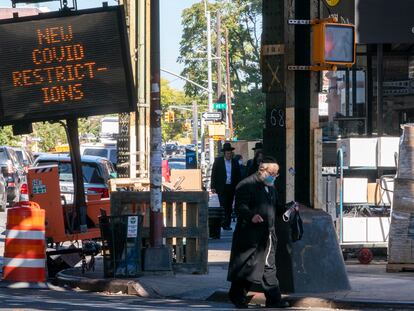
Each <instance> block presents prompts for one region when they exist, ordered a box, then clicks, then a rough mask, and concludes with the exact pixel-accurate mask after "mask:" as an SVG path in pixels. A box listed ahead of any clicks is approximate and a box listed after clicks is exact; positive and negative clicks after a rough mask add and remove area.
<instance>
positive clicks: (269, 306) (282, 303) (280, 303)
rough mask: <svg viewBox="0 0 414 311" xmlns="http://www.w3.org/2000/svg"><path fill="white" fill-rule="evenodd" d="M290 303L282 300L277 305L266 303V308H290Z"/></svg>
mask: <svg viewBox="0 0 414 311" xmlns="http://www.w3.org/2000/svg"><path fill="white" fill-rule="evenodd" d="M289 307H290V303H289V302H287V301H285V300H282V301H279V302H276V303H266V308H289Z"/></svg>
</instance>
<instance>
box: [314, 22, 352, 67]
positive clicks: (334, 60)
mask: <svg viewBox="0 0 414 311" xmlns="http://www.w3.org/2000/svg"><path fill="white" fill-rule="evenodd" d="M355 50H356V47H355V26H354V25H351V24H340V23H335V22H326V21H323V20H322V21H319V22H316V23H313V24H312V64H313V65H319V66H322V67H324V66H327V67H329V66H336V65H342V66H347V67H351V66H352V65H353V64H355Z"/></svg>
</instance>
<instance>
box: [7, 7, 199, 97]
mask: <svg viewBox="0 0 414 311" xmlns="http://www.w3.org/2000/svg"><path fill="white" fill-rule="evenodd" d="M106 1H107V2H108V4H109V5H115V4H116V3H117V1H116V0H106ZM102 2H103V0H99V1H98V0H78V1H77V4H78V9H86V8H93V7H101V6H102ZM197 2H200V0H160V20H161V22H160V27H161V28H160V32H161V34H160V36H161V68H162V69H166V70H169V71H172V72H174V73H177V74H180V73H181V71H182V69H183V66H182V65H181V64H179V63H177V58H178V56H179V47H180V40H181V34H182V27H181V13H182V11H183V10H184V9H185V8H188V7H190V6H191V5H193V4H194V3H197ZM68 3H69V5H71V4H72V0H68ZM40 6H47V7H49V8H50V9H51V10H57V9H58V8H59V7H60V3H59V1H53V2H44V3H41V4H40ZM0 7H3V8H4V7H8V8H10V7H11V1H10V0H0ZM161 76H162V77H163V78H166V79H168V80H169V81H170V86H171V87H172V88H175V89H179V90H181V89H182V88H183V87H184V81H183V80H181V79H179V78H177V77H174V76H172V75H169V74H166V73H161Z"/></svg>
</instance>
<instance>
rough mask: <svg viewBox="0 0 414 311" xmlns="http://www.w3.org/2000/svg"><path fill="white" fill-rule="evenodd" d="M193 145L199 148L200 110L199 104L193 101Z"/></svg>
mask: <svg viewBox="0 0 414 311" xmlns="http://www.w3.org/2000/svg"><path fill="white" fill-rule="evenodd" d="M193 144H194V145H195V146H196V148H197V144H198V109H197V103H196V102H195V101H193Z"/></svg>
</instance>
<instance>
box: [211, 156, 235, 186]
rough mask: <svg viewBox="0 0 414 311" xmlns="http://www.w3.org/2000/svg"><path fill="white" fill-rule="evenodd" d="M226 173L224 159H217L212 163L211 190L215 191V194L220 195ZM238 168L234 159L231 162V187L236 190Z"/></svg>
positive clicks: (224, 183)
mask: <svg viewBox="0 0 414 311" xmlns="http://www.w3.org/2000/svg"><path fill="white" fill-rule="evenodd" d="M226 180H227V173H226V165H225V163H224V157H219V158H217V159H216V160H215V161H214V164H213V169H212V171H211V189H215V190H216V192H217V193H222V192H223V191H224V187H225V185H226ZM240 180H241V176H240V166H239V162H238V161H236V160H235V159H232V160H231V185H232V187H233V188H236V186H237V184H238V183H239V182H240Z"/></svg>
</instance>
